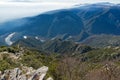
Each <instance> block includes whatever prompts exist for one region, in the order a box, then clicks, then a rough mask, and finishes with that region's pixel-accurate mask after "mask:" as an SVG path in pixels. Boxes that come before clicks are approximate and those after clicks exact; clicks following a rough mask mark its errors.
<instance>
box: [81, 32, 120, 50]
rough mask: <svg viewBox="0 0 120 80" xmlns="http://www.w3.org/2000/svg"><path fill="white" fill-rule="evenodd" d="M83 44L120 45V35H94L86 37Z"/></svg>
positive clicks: (99, 46)
mask: <svg viewBox="0 0 120 80" xmlns="http://www.w3.org/2000/svg"><path fill="white" fill-rule="evenodd" d="M82 43H83V44H86V45H88V46H91V47H97V48H102V47H108V46H109V47H111V46H112V47H113V46H114V47H118V46H120V36H116V35H103V34H102V35H93V36H91V37H88V38H87V39H85V40H84V41H83V42H82Z"/></svg>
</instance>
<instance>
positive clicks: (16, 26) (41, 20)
mask: <svg viewBox="0 0 120 80" xmlns="http://www.w3.org/2000/svg"><path fill="white" fill-rule="evenodd" d="M12 33H14V35H12V36H11V37H10V34H12ZM101 34H105V35H117V36H119V35H120V4H111V3H97V4H87V5H80V6H78V5H77V6H75V7H73V8H70V9H62V10H55V11H49V12H46V13H43V14H40V15H38V16H34V17H27V18H22V19H17V20H12V21H9V22H6V23H2V24H0V35H1V36H0V38H1V41H0V44H1V45H6V44H7V45H9V43H8V42H10V41H11V42H12V43H14V42H16V41H20V40H21V39H23V38H25V36H26V38H27V37H34V38H35V37H36V38H39V39H40V40H42V41H45V40H50V39H51V40H52V39H55V38H61V39H63V40H71V41H75V42H83V41H84V42H86V41H85V40H86V39H88V38H89V37H92V36H94V35H101ZM8 37H10V38H8ZM6 38H7V39H8V40H6ZM87 42H88V41H87Z"/></svg>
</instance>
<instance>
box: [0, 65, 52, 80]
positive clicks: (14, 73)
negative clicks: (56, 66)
mask: <svg viewBox="0 0 120 80" xmlns="http://www.w3.org/2000/svg"><path fill="white" fill-rule="evenodd" d="M47 71H48V67H47V66H43V67H41V68H38V69H37V70H35V69H33V68H32V67H25V66H23V67H20V68H15V69H10V70H5V71H4V72H1V71H0V80H43V79H44V77H45V76H46V74H47ZM46 80H53V78H52V77H49V78H47V79H46Z"/></svg>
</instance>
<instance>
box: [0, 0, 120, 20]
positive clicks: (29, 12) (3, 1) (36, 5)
mask: <svg viewBox="0 0 120 80" xmlns="http://www.w3.org/2000/svg"><path fill="white" fill-rule="evenodd" d="M96 2H111V3H119V0H87V1H86V0H0V22H4V21H7V20H11V19H16V18H22V17H28V16H35V15H38V14H40V13H43V12H46V11H50V10H56V9H62V8H69V7H72V6H73V5H76V4H84V3H96Z"/></svg>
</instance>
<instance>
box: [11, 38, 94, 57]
mask: <svg viewBox="0 0 120 80" xmlns="http://www.w3.org/2000/svg"><path fill="white" fill-rule="evenodd" d="M12 46H19V47H25V48H28V49H35V50H38V51H43V52H46V53H60V54H73V55H74V54H81V53H85V52H88V51H90V50H92V48H91V47H89V46H86V45H81V44H79V43H75V42H73V41H65V40H62V39H59V38H56V39H54V40H47V41H45V42H41V40H39V39H33V38H32V37H31V38H27V39H21V40H18V41H16V42H15V43H13V44H12Z"/></svg>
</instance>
